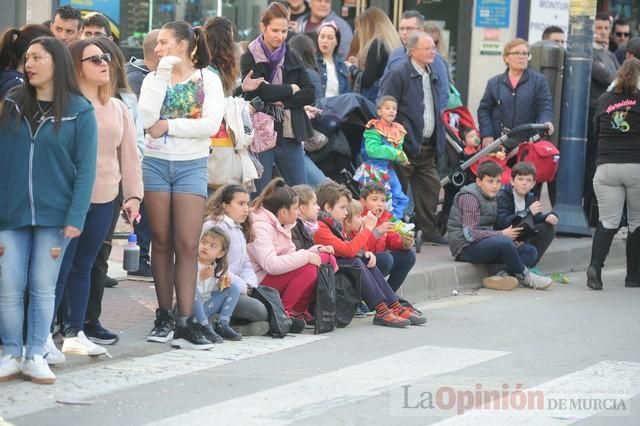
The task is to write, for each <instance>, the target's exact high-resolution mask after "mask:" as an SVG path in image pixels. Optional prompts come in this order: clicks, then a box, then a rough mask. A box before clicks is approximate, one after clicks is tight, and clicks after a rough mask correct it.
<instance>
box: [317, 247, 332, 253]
mask: <svg viewBox="0 0 640 426" xmlns="http://www.w3.org/2000/svg"><path fill="white" fill-rule="evenodd" d="M318 252H320V253H329V254H333V253H335V251H334V250H333V246H320V247H318Z"/></svg>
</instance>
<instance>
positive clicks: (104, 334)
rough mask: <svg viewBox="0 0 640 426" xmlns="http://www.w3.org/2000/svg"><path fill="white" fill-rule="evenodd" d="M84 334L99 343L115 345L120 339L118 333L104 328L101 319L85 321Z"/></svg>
mask: <svg viewBox="0 0 640 426" xmlns="http://www.w3.org/2000/svg"><path fill="white" fill-rule="evenodd" d="M84 334H85V336H87V339H89V340H91V341H92V342H93V343H96V344H98V345H115V344H116V343H118V340H120V337H118V335H117V334H115V333H112V332H110V331H109V330H107V329H106V328H104V327H103V326H102V324H100V321H96V322H87V323H85V324H84Z"/></svg>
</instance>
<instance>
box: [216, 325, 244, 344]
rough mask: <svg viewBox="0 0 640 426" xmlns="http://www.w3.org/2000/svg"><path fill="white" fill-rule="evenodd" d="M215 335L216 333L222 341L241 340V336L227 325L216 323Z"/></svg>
mask: <svg viewBox="0 0 640 426" xmlns="http://www.w3.org/2000/svg"><path fill="white" fill-rule="evenodd" d="M216 333H218V334H219V335H220V336H222V338H223V339H224V340H234V341H239V340H242V334H240V333H238V332H237V331H235V330H234V329H233V328H231V326H230V325H229V323H218V325H217V326H216Z"/></svg>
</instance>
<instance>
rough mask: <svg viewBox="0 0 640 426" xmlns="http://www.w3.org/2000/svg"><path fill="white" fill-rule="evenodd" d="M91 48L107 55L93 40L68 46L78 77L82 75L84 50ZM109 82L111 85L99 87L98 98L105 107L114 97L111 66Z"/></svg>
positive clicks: (84, 40) (79, 41)
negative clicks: (93, 47)
mask: <svg viewBox="0 0 640 426" xmlns="http://www.w3.org/2000/svg"><path fill="white" fill-rule="evenodd" d="M89 46H96V47H97V48H98V49H100V51H101V52H102V53H105V52H104V50H102V48H101V47H100V46H99V45H98V44H96V43H94V42H93V39H82V40H76V41H74V42H73V43H71V44H70V45H69V46H68V49H69V53H71V60H72V61H73V66H74V68H75V72H76V76H79V75H80V71H81V70H82V56H83V55H84V50H85V49H86V48H87V47H89ZM107 65H109V64H107ZM109 80H110V82H109V83H105V84H103V85H101V86H100V87H98V97H99V98H100V102H101V103H102V104H103V105H104V104H106V103H107V102H109V98H111V97H112V96H114V93H113V84H112V83H111V81H112V80H113V75H112V74H111V65H109Z"/></svg>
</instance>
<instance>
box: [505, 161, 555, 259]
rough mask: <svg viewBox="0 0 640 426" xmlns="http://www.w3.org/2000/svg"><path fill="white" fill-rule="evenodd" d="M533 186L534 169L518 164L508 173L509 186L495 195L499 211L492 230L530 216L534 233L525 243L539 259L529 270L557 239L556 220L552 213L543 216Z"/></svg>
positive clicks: (527, 165) (540, 204)
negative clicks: (509, 177) (509, 174)
mask: <svg viewBox="0 0 640 426" xmlns="http://www.w3.org/2000/svg"><path fill="white" fill-rule="evenodd" d="M535 184H536V167H535V166H534V165H533V164H532V163H530V162H528V161H521V162H519V163H517V164H516V165H515V166H513V168H512V169H511V184H510V185H505V186H504V188H502V189H501V190H500V192H499V193H498V195H497V197H496V198H497V202H498V211H497V215H496V223H495V229H496V230H502V229H505V228H508V227H509V226H511V225H512V224H513V221H514V220H516V218H517V217H521V218H524V217H525V216H527V214H528V213H531V215H532V216H533V223H534V225H535V230H536V231H537V232H536V234H535V235H534V236H532V237H531V238H528V239H527V240H526V242H527V243H528V244H531V245H532V246H534V247H535V248H536V250H537V251H538V256H537V257H536V260H535V262H534V264H533V265H532V266H535V265H537V264H538V262H540V259H542V256H543V255H544V252H545V251H546V250H547V248H549V245H550V244H551V242H552V241H553V238H554V237H555V235H556V225H557V223H558V216H556V215H555V213H553V212H549V213H546V214H545V213H542V203H540V201H538V200H537V198H536V196H535V195H534V194H533V192H531V191H532V189H533V187H534V186H535Z"/></svg>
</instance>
